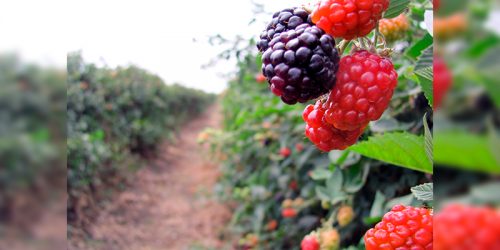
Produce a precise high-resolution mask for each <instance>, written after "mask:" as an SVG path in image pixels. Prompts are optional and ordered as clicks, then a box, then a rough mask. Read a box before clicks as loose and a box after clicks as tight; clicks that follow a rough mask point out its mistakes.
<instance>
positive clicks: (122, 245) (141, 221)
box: [69, 105, 230, 250]
mask: <svg viewBox="0 0 500 250" xmlns="http://www.w3.org/2000/svg"><path fill="white" fill-rule="evenodd" d="M221 119H222V116H221V114H220V111H219V108H218V106H216V105H215V106H212V107H210V108H209V109H208V110H207V111H206V112H205V113H204V114H203V115H201V116H200V117H198V118H196V119H194V120H192V121H191V122H189V123H188V124H186V125H185V126H183V128H182V129H181V131H180V132H179V136H178V138H177V140H176V141H175V142H174V143H165V145H163V146H162V148H161V151H160V157H158V159H155V160H152V161H150V162H149V163H147V164H146V165H147V166H145V167H143V168H141V169H140V170H139V171H138V172H137V173H135V177H134V180H133V184H132V185H131V186H129V187H127V188H126V190H125V191H123V192H121V193H120V194H118V195H117V197H116V198H115V199H114V200H113V201H112V202H110V203H109V204H107V205H105V206H104V208H103V209H102V211H100V213H99V217H98V218H97V220H96V221H95V223H94V224H93V226H92V227H91V228H90V229H89V232H90V233H91V239H88V240H85V241H80V242H72V243H71V244H70V245H71V246H70V247H69V249H96V250H97V249H98V250H101V249H102V250H114V249H120V250H121V249H133V250H146V249H147V250H160V249H161V250H164V249H175V250H177V249H178V250H184V249H200V248H201V249H208V248H210V249H221V248H222V241H221V234H222V232H223V230H224V227H225V225H227V222H228V220H229V219H230V209H229V208H228V207H227V206H225V205H223V204H221V203H219V202H217V201H216V200H215V199H214V196H213V193H212V191H213V187H214V185H215V183H216V181H217V176H218V174H219V172H218V166H217V164H215V163H213V162H211V161H210V160H209V157H208V155H207V149H206V148H204V147H202V146H201V145H199V144H198V143H197V136H198V133H199V132H200V131H202V130H203V129H204V128H206V127H218V126H219V125H220V122H221Z"/></svg>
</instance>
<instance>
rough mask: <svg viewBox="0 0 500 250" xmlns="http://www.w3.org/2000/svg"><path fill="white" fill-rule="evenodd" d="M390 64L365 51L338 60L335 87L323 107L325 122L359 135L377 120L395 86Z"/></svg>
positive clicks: (394, 71)
mask: <svg viewBox="0 0 500 250" xmlns="http://www.w3.org/2000/svg"><path fill="white" fill-rule="evenodd" d="M397 79H398V74H397V72H396V70H395V69H394V66H393V64H392V62H391V61H390V60H389V59H387V58H383V57H380V56H378V55H376V54H372V53H370V52H368V51H365V50H360V51H357V52H354V53H353V54H351V55H349V56H345V57H343V58H342V59H341V60H340V67H339V70H338V72H337V83H336V84H335V87H334V88H333V89H332V91H331V92H330V96H329V97H328V101H327V102H326V103H325V108H326V112H325V114H324V115H325V120H326V122H327V123H329V124H332V125H333V126H334V127H335V128H337V129H341V130H354V131H359V129H360V128H363V127H365V126H366V125H367V124H368V123H369V122H370V121H375V120H378V119H379V118H380V116H381V115H382V113H384V111H385V109H386V108H387V106H388V105H389V102H390V100H391V98H392V94H393V92H394V89H395V88H396V85H397V83H398V80H397Z"/></svg>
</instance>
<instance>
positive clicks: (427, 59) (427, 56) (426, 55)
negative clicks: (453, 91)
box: [415, 46, 434, 71]
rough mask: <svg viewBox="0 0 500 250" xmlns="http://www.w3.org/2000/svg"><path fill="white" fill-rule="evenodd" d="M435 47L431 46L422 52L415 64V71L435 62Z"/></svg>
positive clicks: (430, 65)
mask: <svg viewBox="0 0 500 250" xmlns="http://www.w3.org/2000/svg"><path fill="white" fill-rule="evenodd" d="M433 62H434V48H433V47H432V46H431V47H429V48H427V49H425V50H424V52H422V54H421V55H420V57H419V58H418V61H417V64H416V65H415V71H418V70H420V69H424V68H428V67H432V66H433V65H434V64H433Z"/></svg>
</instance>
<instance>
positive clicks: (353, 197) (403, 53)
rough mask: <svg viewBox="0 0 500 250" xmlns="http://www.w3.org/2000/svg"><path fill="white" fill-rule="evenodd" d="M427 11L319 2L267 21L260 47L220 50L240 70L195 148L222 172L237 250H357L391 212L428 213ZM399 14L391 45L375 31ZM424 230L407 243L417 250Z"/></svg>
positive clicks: (395, 4) (416, 4) (412, 5)
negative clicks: (215, 121) (220, 118)
mask: <svg viewBox="0 0 500 250" xmlns="http://www.w3.org/2000/svg"><path fill="white" fill-rule="evenodd" d="M426 10H427V11H431V10H432V3H431V2H430V1H426V0H421V1H420V0H415V1H402V0H401V1H361V0H360V1H357V0H343V1H341V0H339V1H336V0H332V1H319V3H318V4H317V5H312V6H309V7H295V8H289V9H285V10H281V11H278V12H276V13H274V14H271V15H270V16H269V20H270V21H269V22H268V23H267V24H266V26H265V29H264V31H263V32H262V33H261V34H260V36H259V37H258V39H257V40H256V41H254V40H251V41H250V43H249V45H248V46H246V47H245V48H244V49H240V50H238V51H225V54H226V55H227V54H228V53H229V54H231V53H234V54H235V55H236V56H237V59H238V66H239V71H238V73H237V76H236V77H235V78H234V79H233V80H232V81H231V82H230V83H229V88H228V90H227V91H226V92H224V94H223V96H222V100H221V102H222V106H223V112H224V128H223V129H222V130H220V131H218V130H209V131H206V133H208V134H209V136H206V137H205V138H204V139H203V140H201V142H202V143H208V144H210V145H211V149H212V153H213V156H214V157H216V158H217V159H219V160H221V161H222V162H223V164H222V166H221V169H222V175H221V177H220V181H219V184H218V186H217V191H218V193H219V194H220V197H221V198H222V199H224V200H228V201H231V202H230V204H231V206H233V207H234V211H235V212H234V215H233V219H232V221H231V223H230V225H229V229H230V231H231V232H232V234H233V235H234V237H235V238H236V240H234V241H231V243H230V244H231V245H232V247H233V248H235V249H301V248H302V249H365V241H364V239H365V235H366V232H367V231H368V230H369V229H370V228H372V227H376V228H377V226H376V224H377V223H379V222H380V221H381V220H382V218H389V217H390V220H392V219H394V220H397V219H399V218H396V216H388V215H387V216H385V217H383V216H384V214H385V213H386V212H389V211H390V210H391V209H392V210H393V211H395V210H398V209H399V210H404V209H405V207H407V208H408V209H409V210H411V209H410V208H412V207H415V209H416V210H415V211H420V210H418V209H422V211H430V208H431V207H432V200H431V199H429V196H428V195H429V192H432V191H429V190H432V184H431V183H430V182H431V178H432V160H431V158H432V153H431V151H432V150H431V149H430V148H429V146H430V144H431V140H432V139H431V130H432V126H433V123H432V113H433V108H432V107H433V106H432V104H433V103H432V97H433V96H432V57H433V54H432V36H431V35H430V34H429V33H428V31H427V30H426V29H425V28H422V27H425V25H423V23H424V13H425V11H426ZM306 14H309V17H307V18H306V16H305V15H306ZM401 15H404V16H405V17H408V18H407V19H405V20H406V26H405V27H403V28H405V29H406V30H405V32H406V33H405V35H404V36H397V37H396V38H395V39H393V40H392V41H387V40H386V39H384V34H382V32H381V31H380V30H379V29H378V27H379V21H380V20H381V19H382V18H387V19H390V18H396V17H398V16H401ZM286 20H288V21H286ZM346 39H350V40H346ZM238 42H240V41H238ZM240 45H241V44H240ZM232 47H233V48H234V47H239V48H241V46H232ZM306 52H307V53H306ZM331 55H333V56H331ZM259 71H260V72H261V73H262V74H263V76H264V77H265V78H266V79H265V80H264V81H267V82H268V86H266V85H264V84H259V83H261V82H262V81H263V79H262V76H261V75H260V74H259ZM318 72H319V73H318ZM321 75H322V76H321ZM256 76H257V77H256ZM276 95H277V96H279V97H280V98H277V97H276ZM302 103H303V104H302ZM393 207H394V208H393ZM399 210H398V211H399ZM404 211H406V210H404ZM412 211H413V210H412ZM409 213H410V214H412V215H413V212H409ZM397 214H399V213H397ZM418 216H420V215H418ZM412 218H413V217H412ZM418 218H421V217H418ZM422 218H423V215H422ZM431 218H432V217H431ZM425 220H427V221H428V220H429V217H428V216H427V215H426V217H425ZM380 223H384V222H383V221H382V222H380ZM412 223H413V221H412V220H409V221H408V223H407V224H408V225H410V226H413V224H412ZM378 227H381V226H378ZM412 230H413V228H412ZM425 230H427V231H425V233H423V232H420V231H419V230H417V229H416V231H415V232H413V231H411V232H410V233H415V234H418V236H419V237H420V236H421V237H420V238H418V239H419V240H421V243H422V244H423V246H424V249H425V247H427V248H428V245H426V244H428V236H429V235H428V233H429V232H430V233H431V238H432V230H430V231H429V228H428V227H426V228H425ZM371 232H373V230H372V231H371ZM387 233H388V235H390V233H391V232H389V231H388V232H387ZM381 234H382V233H381V231H380V233H376V237H379V236H380V235H381ZM403 236H405V237H406V236H408V237H412V236H411V235H403ZM403 236H401V237H403ZM366 237H368V239H372V238H370V236H366ZM375 239H378V238H375ZM383 240H389V238H387V239H386V238H383ZM402 240H405V241H404V242H403V243H404V244H411V243H412V241H410V240H406V239H402ZM370 242H373V241H371V240H370ZM375 242H376V243H377V244H378V241H375ZM419 242H420V241H419ZM380 243H381V244H383V242H380ZM368 244H371V243H368ZM382 247H383V246H382ZM367 249H368V248H367ZM369 249H378V248H369ZM380 249H382V248H380Z"/></svg>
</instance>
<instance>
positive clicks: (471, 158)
mask: <svg viewBox="0 0 500 250" xmlns="http://www.w3.org/2000/svg"><path fill="white" fill-rule="evenodd" d="M433 141H434V162H435V163H437V164H442V165H446V166H450V167H455V168H460V169H467V170H473V171H480V172H486V173H492V174H498V173H500V164H499V163H498V162H497V160H496V159H495V151H494V150H495V148H492V147H491V145H490V142H489V139H488V137H487V136H485V135H475V134H471V133H469V132H466V131H435V132H434V140H433ZM497 153H498V152H497Z"/></svg>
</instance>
